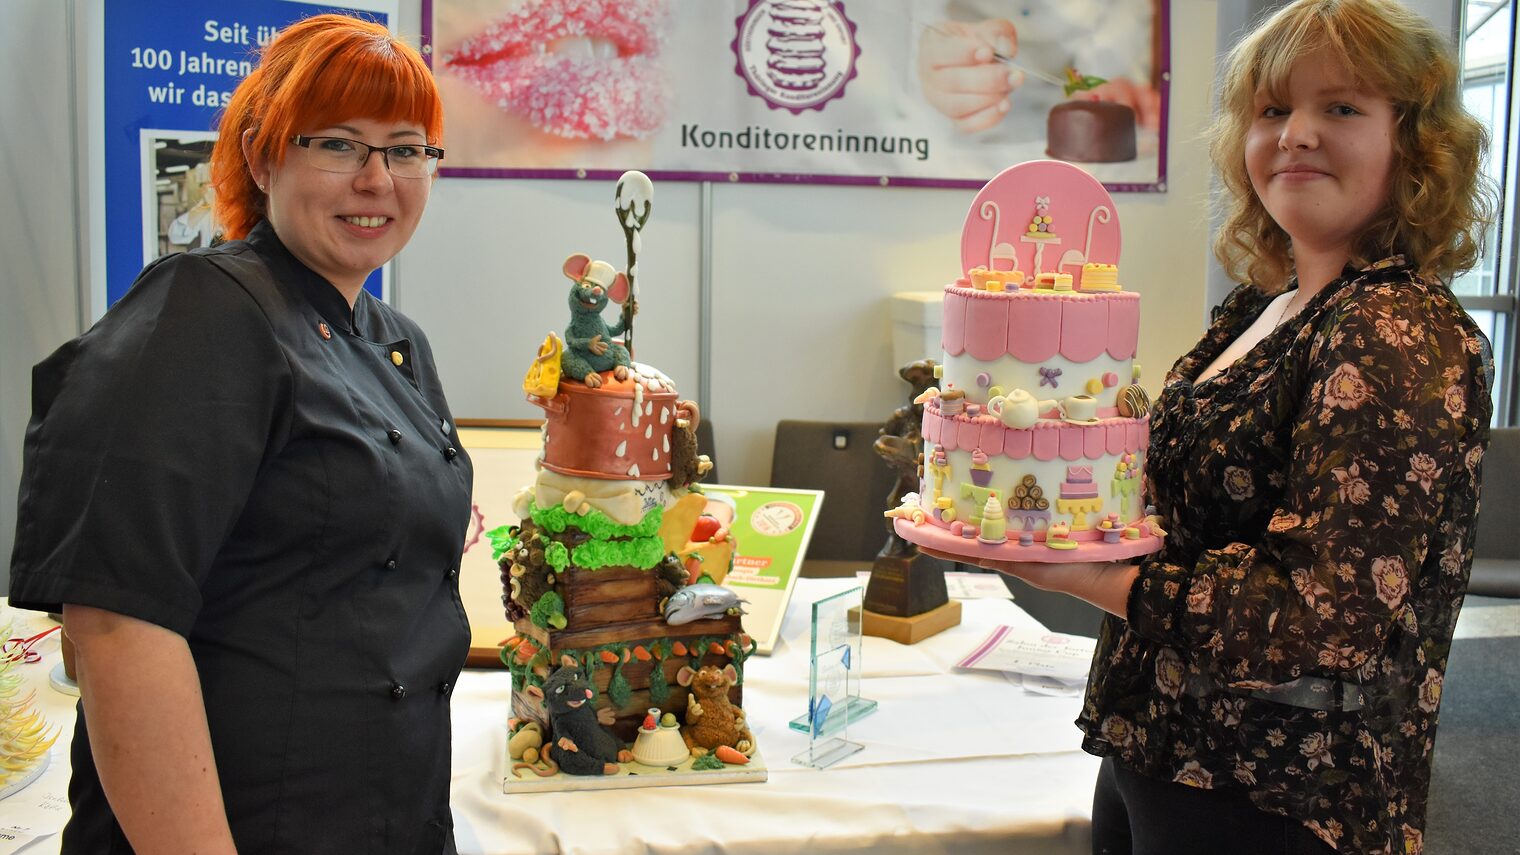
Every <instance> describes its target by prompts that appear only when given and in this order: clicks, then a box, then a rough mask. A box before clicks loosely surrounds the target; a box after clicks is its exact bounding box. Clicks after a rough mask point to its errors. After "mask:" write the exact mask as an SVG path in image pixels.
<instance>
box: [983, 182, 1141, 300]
mask: <svg viewBox="0 0 1520 855" xmlns="http://www.w3.org/2000/svg"><path fill="white" fill-rule="evenodd" d="M1119 246H1120V239H1119V218H1118V216H1117V215H1116V214H1115V212H1114V200H1113V198H1112V197H1111V196H1109V195H1108V191H1107V190H1104V189H1103V185H1102V184H1101V183H1099V182H1098V179H1096V178H1093V177H1092V176H1091V175H1088V174H1087V173H1086V172H1083V171H1082V169H1081V168H1079V167H1076V166H1073V165H1071V164H1069V163H1064V162H1062V161H1059V160H1032V161H1029V162H1027V163H1020V164H1018V165H1017V166H1010V167H1008V168H1007V169H1005V170H1003V171H1002V172H1000V173H998V174H997V176H996V177H994V178H993V179H992V180H991V181H988V182H987V185H986V186H985V187H983V188H982V189H981V192H979V193H977V194H976V199H975V200H973V201H972V203H971V210H970V211H969V212H967V214H966V225H965V228H963V229H962V230H961V270H962V271H970V270H971V269H972V268H975V267H985V268H987V269H988V270H995V271H998V270H1018V271H1021V272H1022V273H1023V274H1024V276H1025V278H1026V281H1029V282H1031V283H1033V281H1034V280H1035V278H1036V277H1038V276H1039V275H1040V274H1042V273H1057V274H1070V275H1071V277H1072V286H1073V287H1074V288H1076V289H1078V290H1080V289H1081V287H1082V265H1084V264H1089V263H1091V264H1118V263H1119Z"/></svg>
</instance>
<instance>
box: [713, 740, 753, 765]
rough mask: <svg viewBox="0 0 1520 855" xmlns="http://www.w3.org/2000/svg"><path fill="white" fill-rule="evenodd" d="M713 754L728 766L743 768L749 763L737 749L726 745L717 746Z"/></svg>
mask: <svg viewBox="0 0 1520 855" xmlns="http://www.w3.org/2000/svg"><path fill="white" fill-rule="evenodd" d="M713 754H714V755H715V756H716V757H717V758H718V759H719V760H722V761H723V762H724V763H727V764H728V765H730V766H743V765H745V764H746V763H748V762H749V758H748V757H745V756H744V755H743V754H742V753H740V752H739V751H738V750H737V749H734V748H729V747H728V746H727V745H719V746H718V747H717V748H714V749H713Z"/></svg>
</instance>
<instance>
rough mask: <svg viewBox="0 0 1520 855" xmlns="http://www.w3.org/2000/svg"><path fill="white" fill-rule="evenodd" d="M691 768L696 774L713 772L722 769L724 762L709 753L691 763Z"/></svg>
mask: <svg viewBox="0 0 1520 855" xmlns="http://www.w3.org/2000/svg"><path fill="white" fill-rule="evenodd" d="M691 768H692V771H694V772H711V771H713V770H714V769H722V768H723V761H722V760H719V759H718V755H716V754H713V753H712V752H708V753H707V754H703V755H702V756H701V757H698V758H697V759H695V760H693V761H691Z"/></svg>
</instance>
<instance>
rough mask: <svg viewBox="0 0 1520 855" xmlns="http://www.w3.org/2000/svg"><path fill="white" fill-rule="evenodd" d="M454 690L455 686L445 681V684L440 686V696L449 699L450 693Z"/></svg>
mask: <svg viewBox="0 0 1520 855" xmlns="http://www.w3.org/2000/svg"><path fill="white" fill-rule="evenodd" d="M453 688H454V685H453V684H452V683H450V682H448V681H447V680H445V681H444V682H442V683H439V684H438V694H440V695H443V696H444V697H448V694H449V692H450V691H451V690H452V689H453Z"/></svg>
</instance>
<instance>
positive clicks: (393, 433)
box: [386, 428, 401, 445]
mask: <svg viewBox="0 0 1520 855" xmlns="http://www.w3.org/2000/svg"><path fill="white" fill-rule="evenodd" d="M386 436H388V437H390V438H391V445H400V444H401V431H399V430H396V429H395V428H391V430H390V431H389V432H388V433H386Z"/></svg>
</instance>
